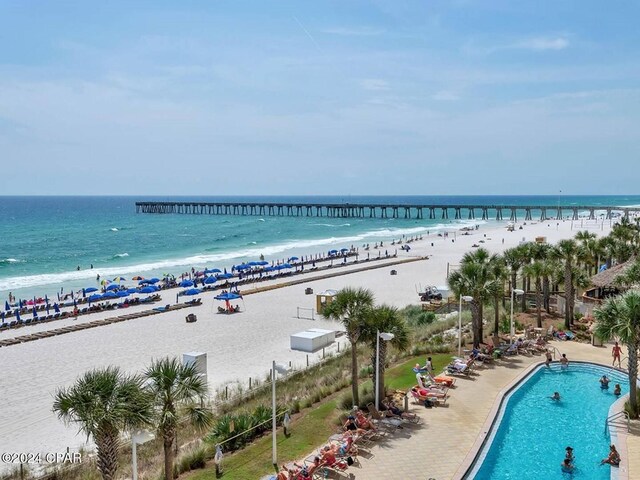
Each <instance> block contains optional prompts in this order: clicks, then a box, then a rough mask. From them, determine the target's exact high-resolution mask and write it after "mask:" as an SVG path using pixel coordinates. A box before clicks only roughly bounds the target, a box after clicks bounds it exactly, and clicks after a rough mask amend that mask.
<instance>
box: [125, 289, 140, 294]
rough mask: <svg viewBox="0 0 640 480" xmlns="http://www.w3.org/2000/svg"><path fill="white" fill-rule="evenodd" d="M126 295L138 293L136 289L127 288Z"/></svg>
mask: <svg viewBox="0 0 640 480" xmlns="http://www.w3.org/2000/svg"><path fill="white" fill-rule="evenodd" d="M127 293H129V294H131V293H138V289H137V288H128V289H127Z"/></svg>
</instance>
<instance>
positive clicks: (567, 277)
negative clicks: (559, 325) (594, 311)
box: [564, 262, 571, 330]
mask: <svg viewBox="0 0 640 480" xmlns="http://www.w3.org/2000/svg"><path fill="white" fill-rule="evenodd" d="M564 299H565V301H564V328H566V329H567V330H568V329H569V328H571V264H570V263H569V262H567V263H566V264H565V268H564Z"/></svg>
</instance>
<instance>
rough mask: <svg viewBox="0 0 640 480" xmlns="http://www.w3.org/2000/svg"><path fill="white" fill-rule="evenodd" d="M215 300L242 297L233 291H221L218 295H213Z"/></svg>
mask: <svg viewBox="0 0 640 480" xmlns="http://www.w3.org/2000/svg"><path fill="white" fill-rule="evenodd" d="M214 298H215V299H216V300H225V301H229V300H236V299H237V298H242V295H239V294H237V293H233V292H227V293H221V294H220V295H216V296H215V297H214Z"/></svg>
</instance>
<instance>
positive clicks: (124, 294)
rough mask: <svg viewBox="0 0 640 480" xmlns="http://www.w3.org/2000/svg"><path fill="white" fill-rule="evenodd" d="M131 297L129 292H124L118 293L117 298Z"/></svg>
mask: <svg viewBox="0 0 640 480" xmlns="http://www.w3.org/2000/svg"><path fill="white" fill-rule="evenodd" d="M129 295H130V294H129V290H122V291H120V292H117V293H116V297H118V298H124V297H128V296H129Z"/></svg>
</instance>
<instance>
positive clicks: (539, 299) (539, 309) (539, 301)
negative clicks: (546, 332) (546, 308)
mask: <svg viewBox="0 0 640 480" xmlns="http://www.w3.org/2000/svg"><path fill="white" fill-rule="evenodd" d="M541 287H542V285H541V282H540V277H538V278H536V310H537V314H538V328H542V293H541V290H542V288H541Z"/></svg>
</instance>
